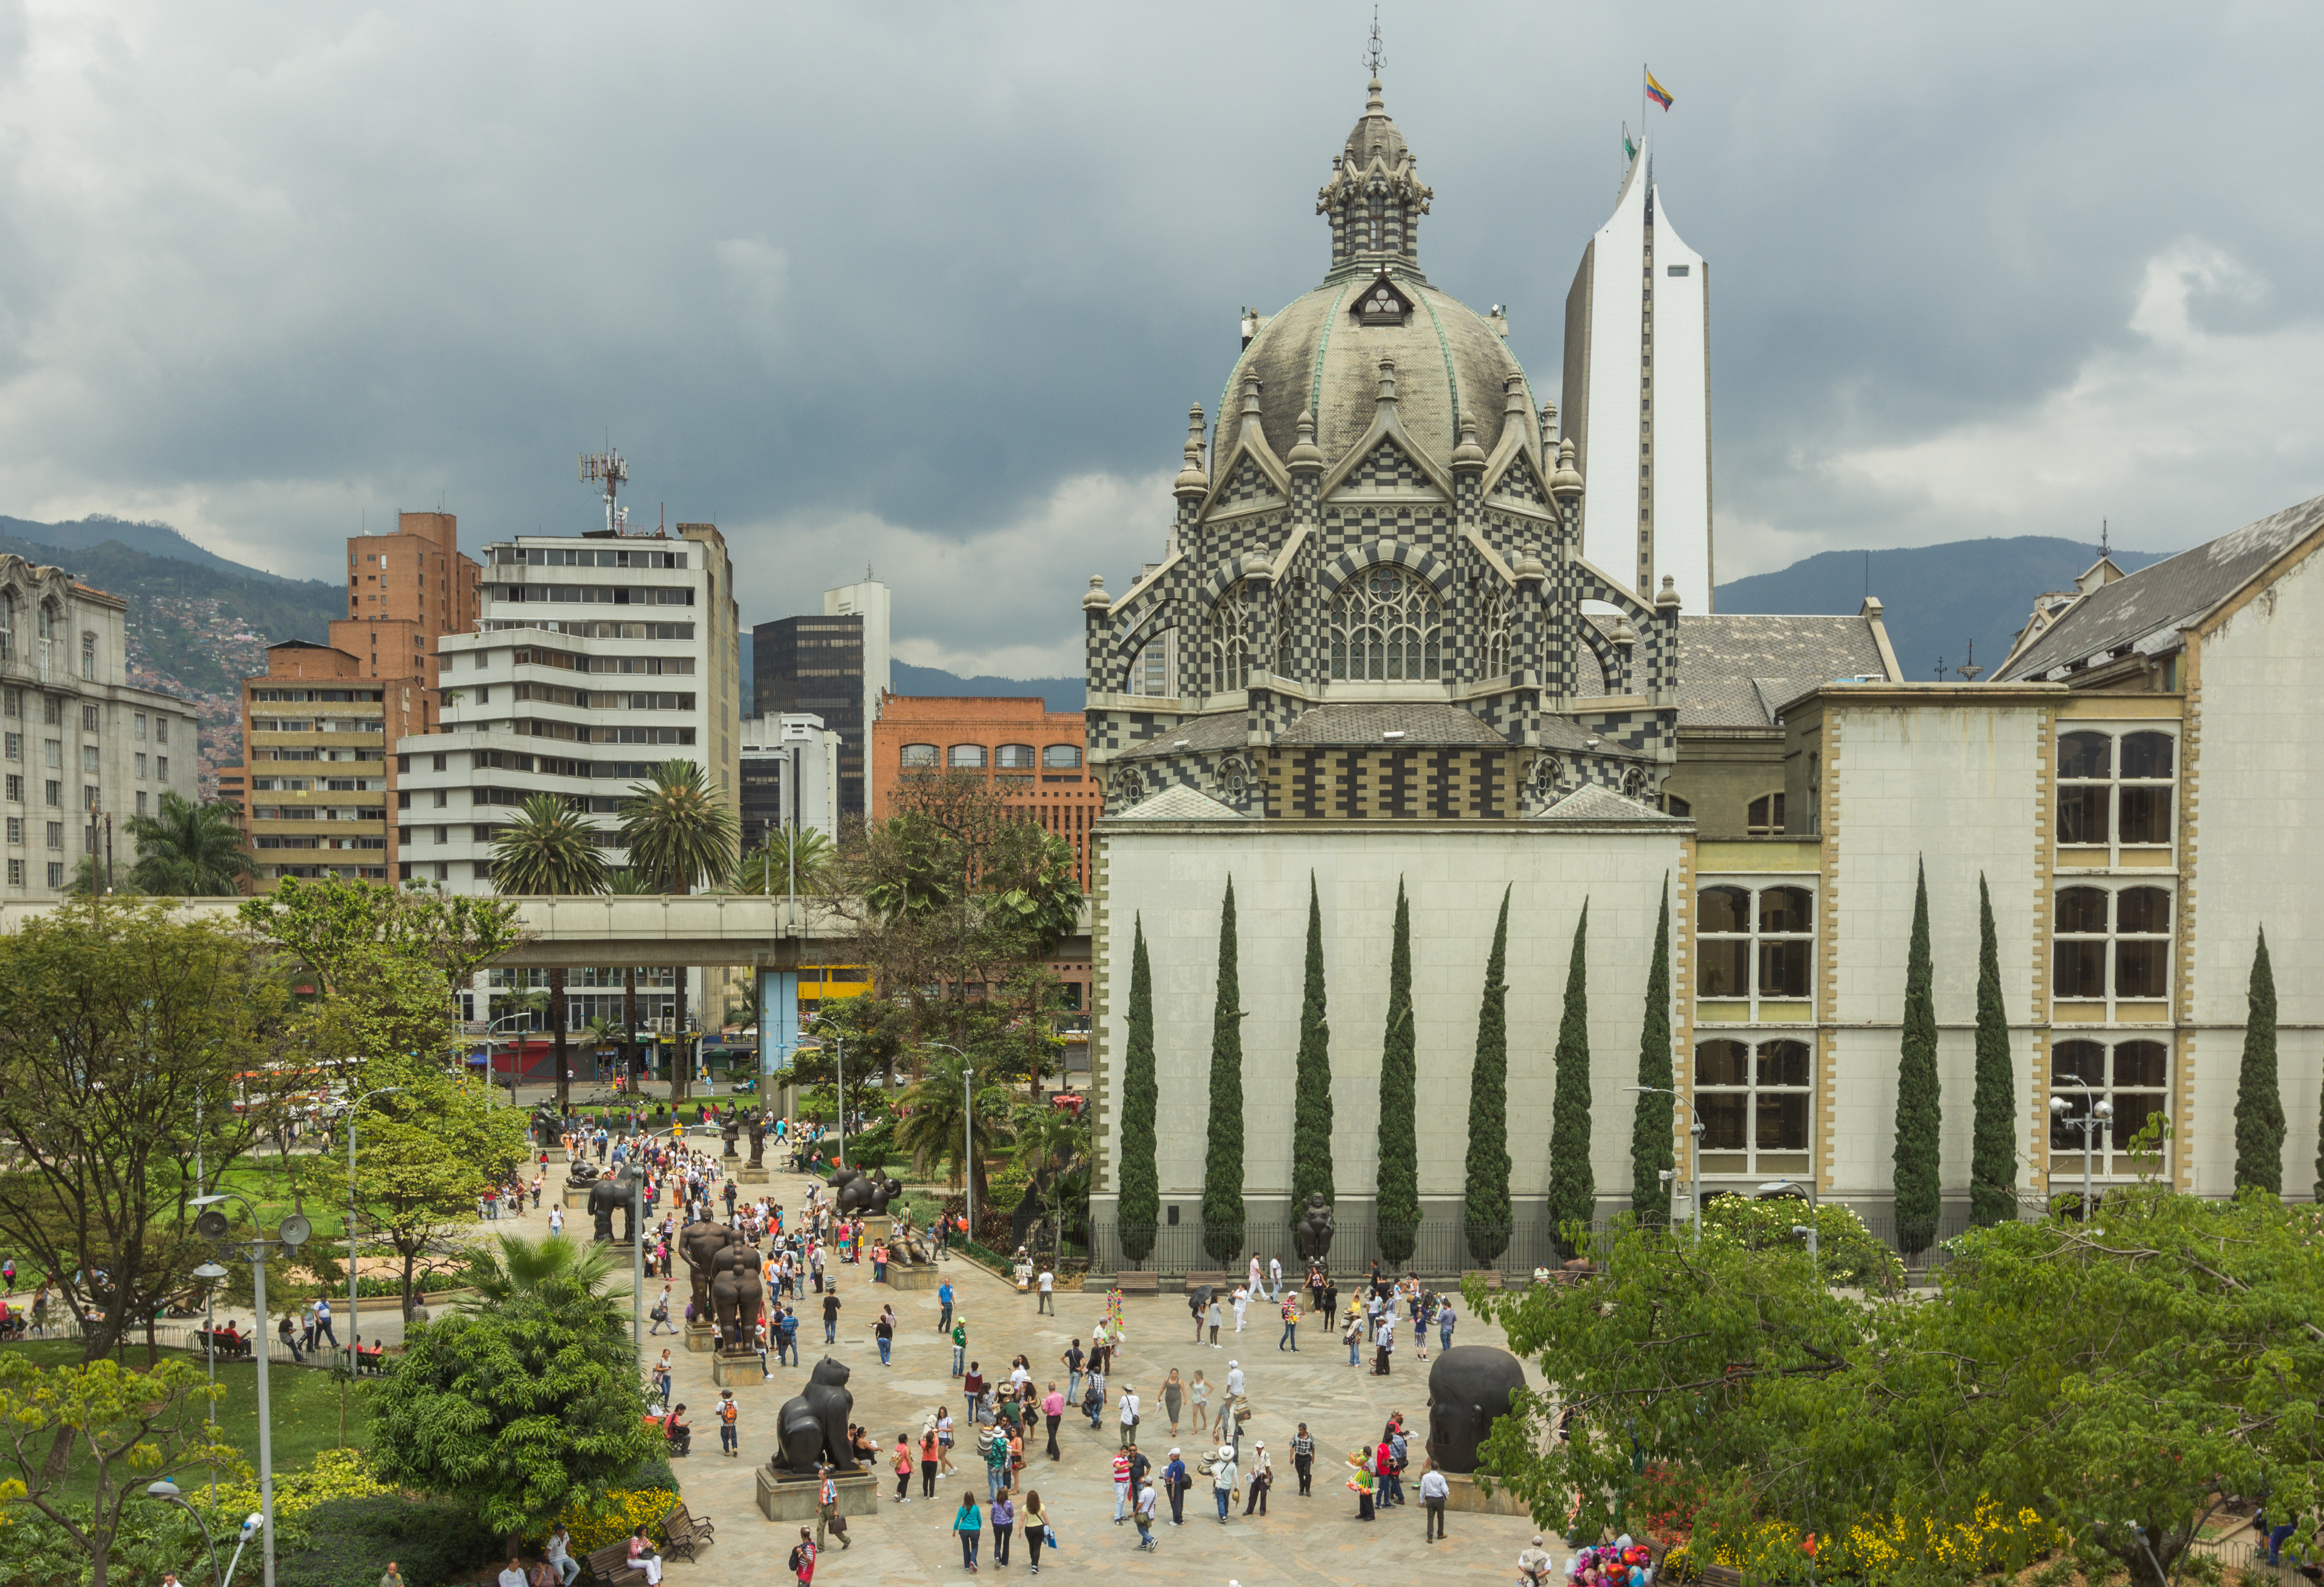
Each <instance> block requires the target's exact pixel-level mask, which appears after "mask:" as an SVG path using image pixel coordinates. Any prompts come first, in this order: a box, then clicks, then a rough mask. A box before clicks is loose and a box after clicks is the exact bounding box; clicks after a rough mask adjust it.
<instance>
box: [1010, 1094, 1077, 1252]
mask: <svg viewBox="0 0 2324 1587" xmlns="http://www.w3.org/2000/svg"><path fill="white" fill-rule="evenodd" d="M1089 1149H1090V1129H1089V1125H1088V1124H1087V1123H1086V1122H1084V1121H1083V1120H1082V1119H1080V1118H1078V1117H1076V1116H1075V1115H1074V1114H1072V1113H1069V1112H1066V1111H1065V1109H1063V1108H1060V1107H1056V1106H1054V1105H1051V1104H1047V1103H1041V1104H1036V1107H1035V1108H1034V1109H1032V1110H1028V1112H1027V1115H1026V1117H1025V1121H1024V1123H1023V1124H1022V1126H1020V1127H1019V1130H1018V1131H1017V1165H1018V1167H1021V1168H1023V1169H1024V1170H1025V1172H1026V1175H1027V1176H1028V1180H1029V1179H1031V1178H1033V1177H1037V1176H1040V1175H1042V1174H1044V1173H1046V1174H1047V1176H1048V1177H1047V1180H1046V1181H1044V1182H1043V1186H1042V1190H1041V1200H1042V1202H1043V1203H1044V1204H1045V1214H1044V1215H1045V1216H1047V1217H1049V1218H1054V1219H1056V1223H1057V1254H1058V1255H1060V1256H1063V1255H1064V1254H1065V1201H1066V1198H1067V1196H1068V1195H1071V1194H1073V1193H1074V1191H1075V1190H1077V1189H1078V1190H1079V1191H1080V1192H1081V1194H1083V1195H1087V1194H1088V1185H1087V1178H1086V1171H1087V1169H1088V1167H1089Z"/></svg>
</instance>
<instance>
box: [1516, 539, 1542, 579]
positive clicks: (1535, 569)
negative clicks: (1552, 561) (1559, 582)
mask: <svg viewBox="0 0 2324 1587" xmlns="http://www.w3.org/2000/svg"><path fill="white" fill-rule="evenodd" d="M1509 571H1510V572H1511V573H1514V574H1516V575H1517V582H1518V583H1519V584H1526V583H1530V582H1532V581H1534V580H1536V579H1543V578H1547V577H1549V569H1548V568H1547V567H1545V566H1543V564H1542V560H1541V548H1540V547H1539V546H1536V545H1533V544H1531V543H1527V544H1526V546H1525V548H1524V549H1521V550H1519V551H1518V552H1517V560H1516V561H1515V562H1513V563H1511V564H1510V565H1509Z"/></svg>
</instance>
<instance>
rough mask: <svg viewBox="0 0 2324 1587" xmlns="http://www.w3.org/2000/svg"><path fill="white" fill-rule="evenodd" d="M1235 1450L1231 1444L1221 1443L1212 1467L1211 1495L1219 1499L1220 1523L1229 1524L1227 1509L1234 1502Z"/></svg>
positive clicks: (1221, 1524) (1222, 1524)
mask: <svg viewBox="0 0 2324 1587" xmlns="http://www.w3.org/2000/svg"><path fill="white" fill-rule="evenodd" d="M1234 1488H1235V1452H1234V1445H1233V1444H1220V1445H1219V1458H1218V1460H1217V1461H1216V1462H1214V1463H1213V1465H1212V1467H1211V1497H1212V1498H1213V1499H1216V1500H1218V1506H1219V1525H1220V1526H1222V1527H1223V1526H1225V1525H1226V1524H1227V1509H1228V1507H1229V1506H1231V1504H1232V1503H1233V1502H1234Z"/></svg>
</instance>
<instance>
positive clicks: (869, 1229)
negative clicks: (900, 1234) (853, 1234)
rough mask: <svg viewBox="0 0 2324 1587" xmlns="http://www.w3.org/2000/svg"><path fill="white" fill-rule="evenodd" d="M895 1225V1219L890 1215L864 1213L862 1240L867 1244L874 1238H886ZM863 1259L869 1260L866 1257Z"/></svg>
mask: <svg viewBox="0 0 2324 1587" xmlns="http://www.w3.org/2000/svg"><path fill="white" fill-rule="evenodd" d="M895 1227H896V1220H895V1219H893V1218H891V1217H890V1216H889V1215H888V1214H887V1213H877V1214H872V1213H866V1214H865V1215H864V1218H863V1241H864V1243H865V1245H866V1246H869V1245H870V1244H871V1241H875V1240H885V1239H887V1238H888V1236H889V1234H890V1232H893V1231H894V1229H895ZM866 1260H867V1261H868V1260H870V1259H869V1258H868V1257H867V1258H866Z"/></svg>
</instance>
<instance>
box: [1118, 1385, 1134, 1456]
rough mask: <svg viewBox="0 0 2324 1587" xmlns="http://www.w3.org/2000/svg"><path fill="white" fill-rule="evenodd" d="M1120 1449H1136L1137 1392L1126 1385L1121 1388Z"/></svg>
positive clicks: (1132, 1387)
mask: <svg viewBox="0 0 2324 1587" xmlns="http://www.w3.org/2000/svg"><path fill="white" fill-rule="evenodd" d="M1121 1447H1122V1448H1124V1449H1136V1448H1137V1447H1138V1390H1137V1389H1136V1388H1135V1387H1134V1386H1133V1385H1131V1384H1128V1383H1125V1384H1123V1385H1122V1386H1121Z"/></svg>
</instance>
